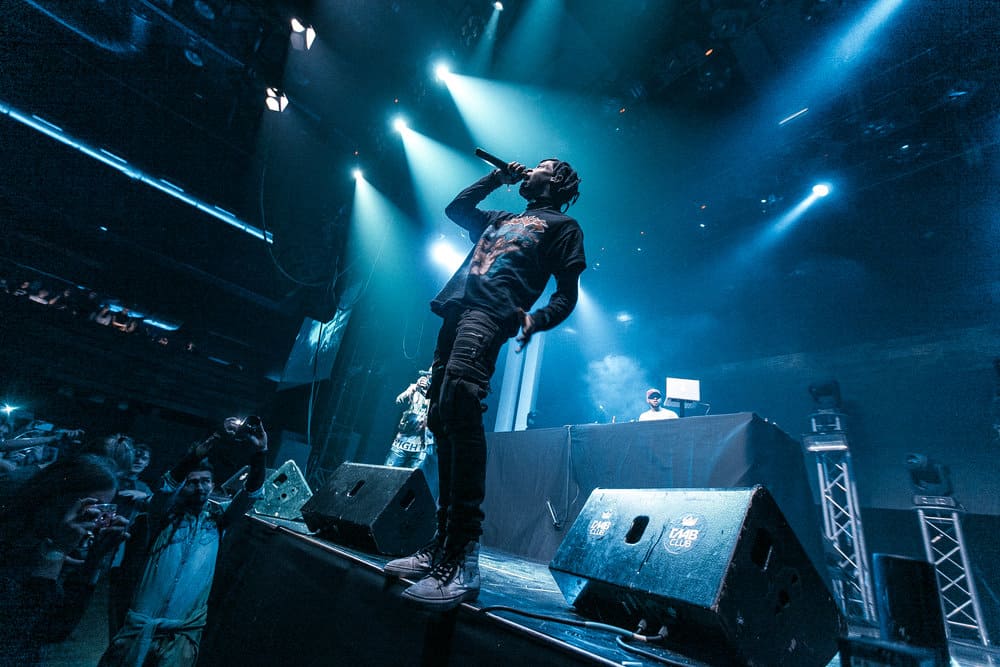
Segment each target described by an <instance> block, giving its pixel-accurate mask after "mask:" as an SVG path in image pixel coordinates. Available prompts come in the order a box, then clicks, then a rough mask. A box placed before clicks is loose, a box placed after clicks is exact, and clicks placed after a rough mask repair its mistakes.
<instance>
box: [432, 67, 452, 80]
mask: <svg viewBox="0 0 1000 667" xmlns="http://www.w3.org/2000/svg"><path fill="white" fill-rule="evenodd" d="M449 74H451V68H450V67H448V64H447V63H438V64H437V65H435V66H434V76H435V77H436V78H437V80H438V81H444V80H445V79H447V78H448V75H449Z"/></svg>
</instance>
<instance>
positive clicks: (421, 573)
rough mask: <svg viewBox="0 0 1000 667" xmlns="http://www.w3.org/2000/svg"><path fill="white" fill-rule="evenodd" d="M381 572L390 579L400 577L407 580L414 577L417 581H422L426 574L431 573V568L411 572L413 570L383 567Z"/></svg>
mask: <svg viewBox="0 0 1000 667" xmlns="http://www.w3.org/2000/svg"><path fill="white" fill-rule="evenodd" d="M382 571H383V572H385V573H386V574H388V575H390V576H392V577H402V578H407V579H409V578H412V577H415V578H417V579H423V578H424V577H426V576H427V575H428V574H430V573H431V568H429V567H428V568H426V569H424V568H421V569H419V570H413V569H407V568H398V567H385V568H382Z"/></svg>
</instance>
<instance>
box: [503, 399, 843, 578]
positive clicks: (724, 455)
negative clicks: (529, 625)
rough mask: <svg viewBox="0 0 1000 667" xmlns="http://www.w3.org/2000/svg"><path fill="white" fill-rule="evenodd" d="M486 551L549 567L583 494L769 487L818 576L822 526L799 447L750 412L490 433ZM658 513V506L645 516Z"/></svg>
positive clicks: (823, 570)
mask: <svg viewBox="0 0 1000 667" xmlns="http://www.w3.org/2000/svg"><path fill="white" fill-rule="evenodd" d="M487 442H488V445H489V459H488V463H487V470H486V502H485V504H484V509H485V512H486V522H485V524H484V526H483V529H484V533H483V544H485V545H487V546H491V547H495V548H497V549H502V550H504V551H507V552H509V553H514V554H518V555H521V556H524V557H526V558H529V559H532V560H537V561H542V562H548V561H549V560H551V559H552V556H554V555H555V552H556V549H557V548H558V546H559V543H560V542H561V541H562V538H563V536H564V535H565V534H566V532H567V531H568V530H569V528H570V526H571V525H572V524H573V521H574V520H575V519H576V517H577V515H578V514H579V513H580V510H581V509H582V508H583V504H584V503H585V502H586V501H587V498H588V496H589V495H590V492H591V491H593V490H594V489H595V488H598V487H601V488H605V489H665V488H733V487H749V486H753V485H755V484H761V485H764V486H766V487H767V488H768V490H769V491H770V492H771V494H772V495H773V496H774V499H775V500H776V501H777V503H778V506H779V507H780V508H781V511H782V513H783V514H784V515H785V518H786V519H787V520H788V523H789V524H790V525H791V527H792V529H793V530H794V531H795V534H796V535H797V536H798V538H799V541H801V542H802V545H803V547H805V549H806V552H807V553H808V554H809V556H810V558H812V560H813V563H814V565H815V566H816V569H817V570H818V571H819V572H820V574H821V576H823V577H824V578H826V577H827V572H826V568H825V566H824V565H823V563H824V559H823V555H822V554H823V547H822V528H821V525H822V524H821V523H820V521H821V519H820V516H819V513H818V511H817V509H816V502H818V500H814V499H813V497H812V492H811V491H810V487H809V478H808V475H814V474H815V472H814V471H813V470H811V469H810V470H807V469H806V467H805V464H804V457H803V454H802V449H801V445H800V444H799V443H798V442H797V441H796V440H793V439H792V438H791V437H789V436H788V435H787V434H786V433H784V432H783V431H782V430H781V429H779V428H778V427H776V426H774V425H773V424H770V423H768V422H766V421H764V420H763V419H761V418H760V417H758V416H757V415H755V414H753V413H749V412H744V413H738V414H730V415H717V416H707V417H687V418H684V419H672V420H669V421H657V422H634V423H628V424H583V425H578V426H565V427H563V428H549V429H538V430H531V431H517V432H513V433H490V434H487ZM649 511H650V512H655V511H656V509H655V508H652V507H651V508H649Z"/></svg>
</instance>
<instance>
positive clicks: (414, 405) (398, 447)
mask: <svg viewBox="0 0 1000 667" xmlns="http://www.w3.org/2000/svg"><path fill="white" fill-rule="evenodd" d="M430 384H431V372H430V371H429V370H428V371H420V377H418V378H417V381H416V382H414V383H413V384H411V385H410V386H409V387H407V388H406V389H405V390H404V391H403V393H401V394H400V395H399V396H397V397H396V405H405V406H406V407H405V408H404V409H403V416H402V417H400V419H399V427H398V428H397V429H396V437H395V438H394V439H393V441H392V447H391V448H390V449H389V455H388V456H386V457H385V465H387V466H392V467H394V468H420V469H422V470H423V471H424V476H425V477H426V478H427V484H428V485H429V486H430V488H431V493H432V494H434V495H435V496H436V495H437V457H436V456H435V455H434V435H433V434H432V433H431V432H430V431H428V430H427V408H428V407H430V406H429V401H428V398H427V389H428V387H430Z"/></svg>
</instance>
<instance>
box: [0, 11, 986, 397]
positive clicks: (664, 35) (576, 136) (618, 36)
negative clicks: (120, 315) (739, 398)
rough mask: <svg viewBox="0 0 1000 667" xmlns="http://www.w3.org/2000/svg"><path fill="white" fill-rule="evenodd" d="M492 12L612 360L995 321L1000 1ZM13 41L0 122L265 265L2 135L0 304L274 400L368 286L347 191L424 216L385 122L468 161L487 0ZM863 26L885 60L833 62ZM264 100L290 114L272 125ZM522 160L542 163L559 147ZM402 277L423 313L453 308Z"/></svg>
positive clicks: (124, 18) (424, 284)
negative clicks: (610, 337) (548, 136)
mask: <svg viewBox="0 0 1000 667" xmlns="http://www.w3.org/2000/svg"><path fill="white" fill-rule="evenodd" d="M505 4H506V7H505V9H504V11H503V13H502V15H501V21H500V25H499V29H498V34H497V41H496V48H495V51H494V55H493V57H492V60H491V62H490V64H489V67H488V69H487V70H486V72H485V74H487V75H488V76H489V77H491V78H497V79H502V80H504V81H508V82H511V83H515V84H522V85H524V86H533V87H538V88H539V89H541V90H544V91H548V92H549V93H551V94H552V95H553V96H559V97H558V98H555V97H553V98H552V99H559V100H561V102H559V105H558V108H555V109H554V110H555V111H557V112H558V113H559V115H560V116H561V121H560V122H561V128H562V132H561V136H555V137H552V143H553V146H555V147H556V149H557V150H560V151H565V152H566V153H568V154H569V155H567V157H568V158H569V159H571V161H573V162H574V164H577V166H578V168H579V169H580V170H581V173H582V174H583V176H584V190H583V192H584V195H583V197H582V198H581V201H580V204H579V205H578V206H577V208H576V209H574V211H575V212H576V214H577V215H578V217H579V218H580V219H581V221H582V222H583V224H584V228H585V229H586V233H587V250H588V259H589V263H590V265H591V271H589V272H588V273H587V274H586V275H585V276H584V279H583V284H584V287H585V288H586V289H587V290H588V291H589V292H590V293H591V294H592V295H594V297H595V298H596V300H597V302H598V303H600V304H603V307H604V308H605V309H606V310H607V311H608V312H609V313H614V312H617V311H628V312H629V313H630V314H631V315H632V316H633V319H632V320H631V324H630V328H628V329H625V330H623V331H621V332H619V334H617V339H618V341H619V343H620V344H621V345H625V346H631V347H633V348H642V347H644V346H647V345H649V344H650V343H651V342H652V341H657V340H659V339H660V338H662V337H663V336H664V334H665V332H669V335H670V336H671V337H672V338H673V339H674V340H689V341H690V340H692V339H697V345H686V346H685V347H686V348H687V349H689V350H694V352H693V353H692V354H694V355H695V357H696V358H701V359H702V360H703V361H705V362H706V363H707V362H717V361H720V360H726V359H732V358H740V357H748V356H755V355H761V354H770V353H777V352H787V351H792V350H798V349H803V348H808V347H810V346H811V347H813V348H815V347H824V346H834V345H838V344H843V343H845V342H851V341H852V340H864V339H870V338H880V337H882V338H884V337H890V336H893V335H900V334H901V333H906V332H908V331H910V332H919V331H926V330H927V329H929V328H932V327H934V326H938V325H939V324H940V323H941V322H942V321H947V323H948V324H949V325H952V326H954V325H960V324H962V323H969V324H971V323H976V322H982V321H984V318H985V319H989V318H993V317H995V300H996V275H997V274H996V269H997V260H996V256H997V254H998V253H997V244H998V237H1000V233H998V231H997V225H996V215H995V213H994V211H995V207H996V193H995V191H996V188H995V182H996V179H997V137H998V117H997V109H998V106H997V103H998V93H1000V91H998V80H1000V77H998V76H997V74H998V72H1000V64H998V56H997V50H996V48H995V44H994V41H995V38H996V35H997V34H998V31H997V29H998V27H1000V26H998V16H997V14H998V12H996V11H995V9H996V7H995V3H993V2H992V0H894V1H890V0H880V1H876V0H670V1H664V2H628V3H607V2H574V1H573V0H565V1H564V2H558V1H556V0H534V1H529V0H524V1H521V2H517V1H514V0H511V1H510V2H507V3H505ZM879 8H882V9H885V10H886V16H887V18H886V20H885V25H884V26H882V25H879V24H878V23H877V22H875V21H874V19H872V12H873V10H877V9H879ZM889 10H892V11H889ZM0 11H2V14H3V16H4V21H3V24H2V26H0V77H2V92H0V104H2V105H3V106H4V107H5V108H6V107H10V108H12V109H14V110H16V111H17V112H20V113H22V114H26V115H29V116H30V115H32V114H34V115H36V116H38V117H40V118H43V119H45V120H46V121H48V122H50V123H53V124H55V125H58V126H59V127H60V128H62V130H63V131H64V132H66V133H68V134H71V135H72V136H74V137H76V138H77V139H78V140H80V141H83V142H85V143H87V144H88V145H90V146H93V147H96V148H104V149H106V150H107V151H110V152H111V153H113V154H115V155H117V156H120V157H123V158H125V159H126V160H128V161H129V163H130V164H132V165H134V166H136V167H137V168H139V169H141V170H143V171H144V172H145V173H148V174H151V175H153V176H154V177H157V178H164V179H166V180H168V181H170V182H171V183H174V184H176V185H177V186H180V187H181V188H183V189H184V191H185V192H188V193H191V194H194V195H195V196H197V197H198V198H200V199H201V200H203V201H205V202H207V203H208V204H209V205H217V206H219V207H221V208H222V209H225V210H226V211H229V212H232V213H234V214H235V215H236V216H237V217H239V218H240V219H242V220H244V221H246V222H248V223H249V224H251V225H253V226H255V227H258V228H261V229H266V230H268V231H269V232H271V233H273V234H274V240H275V242H274V244H273V246H270V247H269V246H268V245H267V244H265V243H263V242H262V241H260V240H259V239H256V238H253V237H251V236H248V235H246V234H243V233H242V232H240V231H238V230H236V229H234V228H232V227H229V226H227V225H225V224H224V223H223V222H221V221H220V220H217V219H216V218H213V217H211V216H208V215H206V214H205V213H203V212H201V211H199V210H196V209H195V208H193V207H191V206H189V205H187V204H184V203H182V202H179V201H178V200H176V199H172V198H170V197H167V196H166V195H164V194H163V193H162V192H159V191H157V190H155V189H153V188H150V187H148V186H147V185H145V184H144V183H142V182H139V181H137V180H136V179H134V178H130V177H129V176H127V175H125V174H123V173H121V172H118V171H115V170H113V169H110V168H109V167H108V166H106V165H105V164H102V163H101V162H99V161H97V160H95V159H93V158H91V157H89V156H86V155H84V154H82V153H80V152H78V151H76V150H74V149H72V148H70V147H67V146H65V145H62V144H60V143H58V142H56V141H54V140H53V139H51V138H50V137H48V136H46V135H44V134H42V133H40V132H38V131H37V130H35V129H32V128H29V127H27V126H26V125H24V124H22V123H18V122H16V121H15V120H13V119H12V117H10V116H4V117H0V145H2V146H3V148H4V154H5V159H4V160H3V161H2V163H0V220H2V221H3V227H4V233H3V241H2V245H0V250H2V260H3V265H2V266H3V272H4V273H5V274H6V275H5V277H7V278H8V279H17V280H28V279H32V280H43V281H49V282H51V283H52V284H53V285H54V286H57V287H58V286H63V285H81V286H85V287H87V288H88V289H90V290H95V291H97V292H99V293H101V294H102V295H106V296H108V297H110V298H114V299H117V300H118V301H119V302H120V303H122V304H125V305H127V306H129V307H131V308H134V309H137V310H140V311H142V312H144V313H153V314H156V315H157V316H158V317H161V318H163V319H165V320H168V321H171V322H175V323H182V326H181V329H180V334H177V335H178V336H180V337H183V338H185V339H190V340H192V341H197V343H198V345H199V346H201V347H202V348H203V349H204V350H207V352H206V354H209V355H211V356H214V357H216V358H217V359H221V360H223V361H225V362H227V363H235V364H238V365H240V366H241V367H244V368H250V369H252V372H253V373H254V374H255V375H256V376H260V377H263V376H264V375H272V376H273V375H275V374H276V373H277V372H278V371H280V368H281V366H282V364H283V363H284V360H285V358H286V357H287V354H288V351H289V348H290V347H291V342H292V339H293V338H294V335H295V333H296V331H297V330H298V326H299V323H300V322H301V318H302V316H303V315H306V314H308V315H312V316H324V317H325V316H328V315H329V314H330V313H331V312H332V308H333V307H334V306H335V305H336V303H337V299H338V295H340V294H341V293H342V292H343V290H344V285H345V283H349V282H351V281H352V280H353V281H355V282H357V281H360V280H363V279H364V278H365V276H366V275H367V276H368V278H369V279H370V275H369V268H370V267H369V265H368V264H367V263H366V262H365V261H364V260H361V261H358V260H356V259H355V258H351V257H349V256H348V255H347V247H348V244H349V240H350V239H349V234H348V232H349V220H350V216H351V204H352V198H353V183H352V182H351V181H350V179H349V178H348V177H347V173H348V171H349V169H350V167H351V166H353V164H355V163H362V164H364V165H365V167H366V170H367V171H368V173H369V174H370V176H369V179H370V180H371V181H372V182H373V183H376V184H377V185H378V187H379V188H380V190H381V191H382V192H383V193H385V194H386V195H387V196H388V197H389V198H390V199H392V200H393V201H394V202H395V203H396V205H397V206H399V207H401V208H402V209H403V210H404V211H406V212H408V213H411V214H414V215H416V214H415V213H414V211H415V210H416V204H415V203H414V192H413V186H412V185H411V181H410V179H409V177H408V175H407V166H406V160H405V155H404V154H403V152H402V149H401V148H400V146H399V143H398V138H396V137H395V136H393V135H392V134H391V133H390V132H389V131H388V128H387V124H386V121H387V119H388V117H389V115H390V114H391V112H392V111H393V110H394V109H406V110H407V111H408V112H409V113H410V114H411V115H413V116H414V117H415V118H417V119H419V120H420V121H421V122H422V127H423V128H424V131H425V132H426V133H427V134H429V135H433V136H436V137H437V138H439V140H441V141H443V142H445V143H449V144H451V145H453V146H454V147H455V148H457V149H458V150H460V151H462V152H466V153H468V152H471V149H472V147H473V146H474V145H475V138H474V137H472V136H470V133H469V132H468V131H467V130H465V127H464V125H463V124H462V123H461V119H460V117H459V115H458V114H457V111H456V109H455V106H454V104H453V103H452V102H451V100H450V98H449V97H448V95H447V92H446V91H445V90H444V88H443V87H441V86H439V85H437V84H436V83H435V82H433V81H432V79H431V77H430V76H429V62H430V60H431V59H432V58H433V57H435V56H445V57H447V58H449V59H450V60H451V61H452V62H453V63H456V66H457V67H458V68H459V69H460V68H461V64H462V63H463V62H468V61H469V60H470V59H471V58H472V56H473V54H474V53H475V50H476V47H477V45H478V43H479V40H480V38H481V36H482V34H483V32H484V28H485V25H486V22H487V21H488V19H489V17H490V14H491V12H492V11H493V10H492V7H491V3H488V2H485V1H483V2H475V3H471V2H464V1H459V0H445V1H442V2H434V3H431V2H399V1H397V2H384V3H383V2H364V1H362V0H348V1H338V2H336V3H334V2H304V1H303V2H290V1H289V2H275V3H269V2H262V1H252V0H243V1H227V0H106V1H105V2H100V3H63V2H56V1H55V0H3V1H2V2H0ZM293 15H297V16H300V17H304V19H305V20H308V21H311V22H312V23H313V24H314V25H315V26H316V29H317V32H318V34H319V37H318V39H317V43H316V46H314V48H313V49H312V50H311V51H309V52H306V53H302V52H295V51H289V49H288V46H287V45H288V35H289V23H288V19H289V17H290V16H293ZM539 17H541V18H539ZM866 19H869V20H870V21H872V23H870V24H866V23H865V20H866ZM531 21H535V22H539V23H541V24H542V27H541V28H536V30H535V32H534V33H532V32H531V31H530V30H529V28H531V26H530V25H528V24H529V22H531ZM545 21H548V23H547V24H545ZM865 25H869V26H870V27H872V30H871V33H870V35H868V41H867V42H864V47H863V48H861V49H859V50H857V51H851V52H850V53H847V55H845V52H844V51H843V50H842V49H844V48H847V47H851V46H852V44H853V42H851V40H852V39H853V40H855V41H857V40H859V39H861V38H860V37H858V36H857V32H856V31H857V29H858V26H865ZM852 31H854V32H852ZM838 49H840V50H838ZM267 86H280V87H282V88H283V89H284V90H285V91H286V92H287V95H288V97H289V99H290V101H291V102H290V105H291V107H292V109H291V112H292V113H286V114H280V115H279V114H270V113H266V112H264V111H263V98H264V90H265V87H267ZM539 99H540V103H541V104H549V105H552V106H556V105H555V103H553V102H551V101H549V98H546V97H544V96H543V97H540V98H539ZM566 100H570V101H566ZM806 107H808V109H809V110H808V112H807V113H805V114H804V115H802V116H801V117H800V118H796V119H795V120H792V121H789V122H787V123H786V124H783V125H782V124H779V121H781V120H782V119H783V118H785V117H787V116H788V115H790V114H791V113H793V112H796V111H798V110H800V109H802V108H806ZM582 127H586V128H587V129H586V132H587V133H588V134H587V135H586V136H584V135H583V134H582V131H581V130H580V128H582ZM584 145H586V146H587V147H589V150H587V151H584V150H583V146H584ZM535 150H537V151H538V152H539V154H538V155H534V156H529V158H527V159H536V158H541V157H544V156H547V154H548V153H549V152H550V150H552V149H551V148H549V147H545V146H539V147H537V148H536V149H535ZM542 153H544V154H545V155H542ZM519 159H520V156H519ZM824 179H825V180H829V181H831V182H832V183H833V184H834V187H835V192H834V193H833V195H832V196H831V197H829V198H827V199H826V200H823V201H822V202H820V203H819V204H817V206H815V207H814V209H813V210H811V211H810V212H809V214H808V216H807V218H808V220H807V222H808V224H807V225H806V224H802V225H799V226H796V227H794V228H793V229H792V230H791V231H790V233H788V234H787V236H786V237H783V238H779V239H777V240H776V241H775V242H773V243H772V244H770V245H768V246H767V247H766V248H759V249H758V251H756V252H755V253H754V254H751V255H749V256H748V255H747V254H746V248H752V247H754V244H755V243H759V240H758V239H759V238H761V234H762V233H763V232H764V231H766V230H767V229H768V228H769V226H770V225H773V223H774V221H775V220H776V219H778V218H779V217H780V216H781V215H782V213H784V212H785V211H787V210H789V209H790V208H792V207H793V206H794V205H795V204H796V203H797V202H798V201H799V200H800V199H801V198H802V197H803V196H804V195H805V194H807V193H808V191H809V188H810V187H811V185H812V184H813V183H814V182H815V181H816V180H824ZM410 232H413V239H416V238H417V233H416V231H414V230H408V231H407V233H410ZM407 238H409V237H407ZM421 243H423V242H422V241H421ZM380 268H381V269H382V270H384V271H385V272H386V273H388V274H389V275H390V278H389V279H392V278H391V276H392V275H395V273H394V272H395V271H403V272H404V273H403V274H404V275H408V274H407V272H409V274H412V272H413V266H407V267H397V266H383V267H380ZM355 273H356V274H357V276H355V275H354V274H355ZM371 273H372V274H374V273H375V271H374V269H372V271H371ZM379 273H381V270H380V272H379ZM411 278H412V279H413V280H414V281H415V282H414V283H413V288H414V290H413V294H410V296H411V297H413V299H414V300H415V301H419V302H420V304H421V305H422V304H423V303H426V301H427V300H428V298H429V297H430V296H431V295H432V294H433V290H434V289H435V281H436V280H437V279H436V278H432V277H426V276H423V275H421V274H420V272H418V274H417V276H415V277H413V276H412V275H411ZM379 294H381V292H377V291H373V292H371V293H370V296H371V298H376V297H377V295H379ZM845 303H846V304H850V305H849V307H845V306H844V305H843V304H845ZM369 312H372V313H377V312H378V308H375V307H373V308H372V309H371V311H369ZM834 313H835V314H836V318H835V319H836V322H834V317H833V314H834ZM373 316H376V317H377V316H378V315H373ZM382 317H391V315H389V316H386V315H384V314H383V315H382ZM779 323H780V324H779ZM429 340H430V338H429V337H427V338H425V339H423V345H424V347H426V346H427V345H428V344H429V342H428V341H429ZM427 352H428V350H421V351H420V353H421V354H426V353H427ZM699 355H700V357H699ZM652 361H653V362H659V361H662V359H654V360H652ZM151 400H152V399H151ZM197 400H203V399H197Z"/></svg>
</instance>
